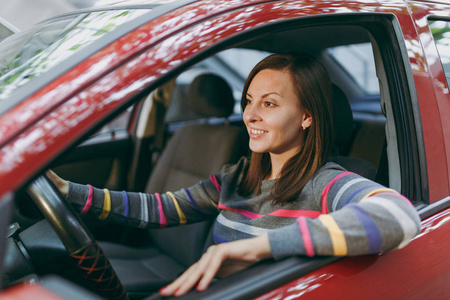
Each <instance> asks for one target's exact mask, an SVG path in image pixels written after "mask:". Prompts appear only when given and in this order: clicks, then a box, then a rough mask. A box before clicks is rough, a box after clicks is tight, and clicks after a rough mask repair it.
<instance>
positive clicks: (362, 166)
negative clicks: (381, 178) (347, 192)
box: [331, 84, 376, 180]
mask: <svg viewBox="0 0 450 300" xmlns="http://www.w3.org/2000/svg"><path fill="white" fill-rule="evenodd" d="M333 123H334V131H335V132H334V134H335V143H334V151H333V154H332V158H331V160H332V161H334V162H336V163H337V164H339V165H341V166H342V167H344V168H345V169H347V170H348V171H351V172H354V173H357V174H359V175H361V176H364V177H366V178H368V179H370V180H374V179H375V175H376V168H375V167H374V165H372V164H371V163H370V162H368V161H366V160H364V159H361V158H357V157H349V156H346V155H344V154H345V153H346V152H347V149H348V148H349V144H350V142H351V138H352V134H353V113H352V109H351V107H350V103H349V101H348V99H347V96H345V94H344V92H343V91H342V90H341V89H340V88H339V87H338V86H337V85H335V84H333Z"/></svg>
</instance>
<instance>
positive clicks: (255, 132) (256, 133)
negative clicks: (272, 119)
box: [250, 129, 268, 137]
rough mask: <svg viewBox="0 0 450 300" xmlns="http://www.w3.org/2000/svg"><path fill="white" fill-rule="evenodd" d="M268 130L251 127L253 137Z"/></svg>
mask: <svg viewBox="0 0 450 300" xmlns="http://www.w3.org/2000/svg"><path fill="white" fill-rule="evenodd" d="M267 132H268V131H267V130H260V129H250V136H251V137H257V136H260V135H262V134H264V133H267Z"/></svg>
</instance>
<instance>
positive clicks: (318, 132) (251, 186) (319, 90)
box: [238, 53, 333, 203]
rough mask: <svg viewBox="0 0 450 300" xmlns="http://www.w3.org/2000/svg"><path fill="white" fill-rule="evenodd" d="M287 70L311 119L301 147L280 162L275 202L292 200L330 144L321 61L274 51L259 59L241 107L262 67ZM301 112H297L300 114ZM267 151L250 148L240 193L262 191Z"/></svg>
mask: <svg viewBox="0 0 450 300" xmlns="http://www.w3.org/2000/svg"><path fill="white" fill-rule="evenodd" d="M265 69H272V70H280V71H288V72H289V73H290V74H291V78H292V81H293V83H294V87H295V89H296V91H295V92H296V94H297V97H298V99H299V101H301V102H300V105H301V106H302V107H303V108H304V109H306V110H307V111H308V112H309V113H310V114H311V117H312V123H311V126H310V127H309V128H307V129H306V130H305V142H304V145H303V147H302V149H301V150H300V151H299V152H298V153H297V154H295V155H294V156H293V157H291V158H290V159H289V160H288V161H287V162H286V163H285V164H284V166H283V169H282V170H281V174H280V177H279V178H278V179H277V180H276V182H275V184H274V186H273V187H272V190H271V196H272V198H273V201H274V202H276V203H286V202H292V201H294V200H295V199H296V198H297V196H298V195H299V194H300V192H301V191H302V189H303V187H304V186H305V185H306V183H307V182H308V181H309V180H310V179H311V178H312V176H313V175H314V173H315V172H316V171H317V170H318V169H319V168H320V167H321V166H322V165H323V164H324V163H325V162H326V161H327V159H328V157H329V155H330V153H331V148H332V145H333V126H332V122H333V121H332V120H333V116H332V107H331V98H332V88H331V81H330V78H329V76H328V73H327V71H326V70H325V68H324V67H323V65H322V64H321V63H320V62H319V61H317V60H316V59H315V58H314V57H312V56H310V55H308V54H306V53H301V54H273V55H270V56H268V57H266V58H265V59H263V60H262V61H261V62H259V63H258V64H257V65H256V66H255V67H254V68H253V70H252V71H251V72H250V74H249V76H248V77H247V80H246V82H245V85H244V90H243V93H242V98H241V107H242V111H244V109H245V106H246V105H247V96H246V95H247V90H248V87H249V86H250V83H251V82H252V80H253V78H254V77H255V76H256V74H258V72H260V71H262V70H265ZM300 117H301V116H299V118H300ZM270 171H271V161H270V155H269V153H255V152H252V154H251V158H250V166H249V168H248V170H247V172H246V174H245V175H244V178H243V181H242V182H241V184H240V186H239V191H238V192H239V194H241V195H243V196H248V195H252V194H260V193H261V183H262V181H263V180H264V178H265V177H266V176H268V175H269V174H270Z"/></svg>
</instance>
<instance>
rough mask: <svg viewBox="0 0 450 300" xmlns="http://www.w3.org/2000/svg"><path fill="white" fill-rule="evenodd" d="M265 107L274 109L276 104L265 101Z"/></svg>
mask: <svg viewBox="0 0 450 300" xmlns="http://www.w3.org/2000/svg"><path fill="white" fill-rule="evenodd" d="M264 106H265V107H274V106H275V103H273V102H270V101H265V102H264Z"/></svg>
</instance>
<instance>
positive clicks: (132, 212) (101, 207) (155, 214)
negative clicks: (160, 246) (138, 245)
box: [66, 176, 220, 228]
mask: <svg viewBox="0 0 450 300" xmlns="http://www.w3.org/2000/svg"><path fill="white" fill-rule="evenodd" d="M211 178H214V180H212V179H211ZM214 181H215V177H213V176H211V177H210V179H208V180H204V181H200V182H199V183H197V184H196V185H194V186H192V187H189V188H186V189H181V190H179V191H177V192H167V193H165V194H158V193H155V194H146V193H135V192H126V191H121V192H119V191H109V190H108V189H99V188H94V187H92V186H90V185H81V184H76V183H72V182H69V191H68V194H67V197H66V198H67V201H68V202H69V203H71V204H72V206H73V207H74V208H75V209H76V210H77V211H78V212H80V213H81V214H88V215H90V216H93V217H96V218H99V219H101V220H106V221H111V222H115V223H120V224H126V225H130V226H134V227H140V228H145V227H150V228H163V227H166V226H177V225H183V224H186V223H194V222H198V221H202V220H205V219H208V218H213V217H215V216H217V214H218V213H219V209H218V202H219V198H220V193H219V191H218V190H217V188H216V185H215V182H214Z"/></svg>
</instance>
